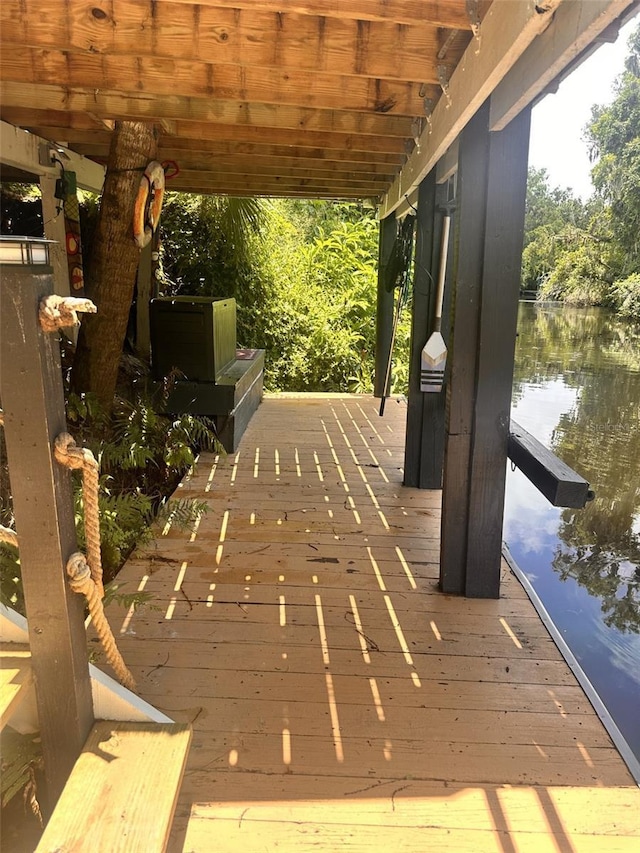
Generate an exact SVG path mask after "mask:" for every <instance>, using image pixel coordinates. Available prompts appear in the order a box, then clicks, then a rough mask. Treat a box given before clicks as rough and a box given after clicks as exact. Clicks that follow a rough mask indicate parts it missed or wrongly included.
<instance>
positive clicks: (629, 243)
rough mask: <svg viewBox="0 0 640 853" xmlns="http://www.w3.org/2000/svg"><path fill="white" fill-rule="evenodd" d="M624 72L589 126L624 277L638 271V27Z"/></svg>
mask: <svg viewBox="0 0 640 853" xmlns="http://www.w3.org/2000/svg"><path fill="white" fill-rule="evenodd" d="M628 46H629V51H630V52H629V55H628V56H627V58H626V60H625V70H624V72H623V73H622V75H621V76H620V77H619V78H618V80H617V81H616V84H615V87H614V91H615V98H614V100H613V102H612V103H611V104H610V105H609V106H606V107H605V106H594V107H593V108H592V115H591V121H590V122H589V124H588V125H587V128H586V137H587V140H588V142H589V145H590V150H591V156H592V157H593V158H594V159H596V161H597V162H596V163H595V165H594V167H593V169H592V172H591V175H592V179H593V183H594V186H595V188H596V190H597V192H598V194H599V195H600V197H601V198H602V199H603V200H604V201H605V202H606V203H607V205H608V206H609V208H610V211H611V220H612V227H613V230H614V234H615V239H616V240H617V241H618V242H619V243H620V244H621V246H622V247H623V249H624V261H623V266H622V270H621V272H622V274H623V275H626V276H628V275H631V274H632V273H634V272H640V27H638V29H637V30H636V31H635V33H633V35H632V36H631V37H630V39H629V42H628Z"/></svg>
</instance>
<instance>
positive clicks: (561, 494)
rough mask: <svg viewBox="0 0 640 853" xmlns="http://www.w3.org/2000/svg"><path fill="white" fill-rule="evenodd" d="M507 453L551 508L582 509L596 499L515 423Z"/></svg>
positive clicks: (571, 469) (577, 476)
mask: <svg viewBox="0 0 640 853" xmlns="http://www.w3.org/2000/svg"><path fill="white" fill-rule="evenodd" d="M507 453H508V456H509V459H511V461H512V462H513V464H514V465H517V466H518V468H519V469H520V470H521V471H522V473H523V474H524V475H525V477H526V478H527V479H528V480H529V481H530V482H531V483H533V485H534V486H535V487H536V488H537V489H538V491H539V492H542V494H543V495H544V496H545V498H546V499H547V500H548V501H549V502H550V503H551V504H552V506H568V507H575V508H576V509H582V508H583V507H584V506H585V505H586V504H587V502H588V501H590V500H592V499H593V492H592V491H591V489H590V488H589V483H588V482H587V481H586V480H585V479H584V478H583V477H581V476H580V475H579V474H577V473H576V472H575V471H574V470H573V468H570V467H569V466H568V465H567V464H565V463H564V462H563V461H562V459H558V457H557V456H556V455H555V454H554V453H552V452H551V450H549V449H548V448H546V447H545V446H544V445H543V444H542V443H541V442H539V441H538V440H537V438H534V436H532V435H531V433H529V432H527V431H526V430H525V429H523V428H522V427H521V426H520V424H517V423H516V422H515V421H511V427H510V431H509V443H508V447H507Z"/></svg>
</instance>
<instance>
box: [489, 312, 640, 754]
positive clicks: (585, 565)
mask: <svg viewBox="0 0 640 853" xmlns="http://www.w3.org/2000/svg"><path fill="white" fill-rule="evenodd" d="M518 331H519V337H518V344H517V348H516V365H515V376H514V386H513V408H512V417H513V419H514V420H515V421H517V422H518V423H519V424H520V425H521V426H523V427H524V428H525V429H526V430H528V432H530V433H532V434H533V435H534V436H535V437H536V438H538V439H539V440H540V441H542V442H543V443H544V444H546V446H547V447H550V448H551V449H552V450H553V451H554V453H556V455H557V456H559V457H560V458H561V459H562V460H564V461H565V462H566V463H567V464H568V465H570V466H571V467H572V468H573V469H574V470H576V471H577V472H578V473H579V474H581V475H582V476H583V477H584V478H585V479H587V480H588V481H589V483H590V484H591V488H592V489H594V490H595V492H596V499H595V500H594V501H592V502H591V503H589V504H587V506H586V508H585V509H582V510H579V509H578V510H576V509H560V508H557V507H552V506H551V505H550V504H549V503H548V502H547V501H546V499H545V498H543V497H542V495H541V494H540V493H539V492H538V491H537V490H536V489H535V488H534V487H533V486H532V485H531V483H529V481H528V480H527V479H526V478H525V477H524V476H523V475H522V474H521V473H520V471H515V472H511V471H510V472H509V475H508V479H507V500H506V507H505V527H504V538H505V540H506V542H507V544H508V546H509V549H510V551H511V553H512V555H513V557H514V559H515V561H516V562H517V563H518V565H519V566H520V568H521V569H522V570H523V572H524V573H525V574H526V575H527V577H528V578H529V580H530V581H531V583H532V584H533V586H534V589H535V590H536V592H537V593H538V595H539V597H540V598H541V600H542V602H543V603H544V605H545V607H546V609H547V611H548V612H549V615H550V616H551V618H552V619H553V621H554V623H555V624H556V626H557V627H558V629H559V630H560V631H561V632H562V634H563V636H564V638H565V640H566V642H567V644H568V646H569V648H570V649H571V650H572V652H573V653H574V655H575V657H576V658H577V659H578V661H579V662H580V665H581V666H582V668H583V670H584V672H585V673H586V675H587V677H588V678H589V680H590V681H591V683H592V685H593V686H594V688H595V689H596V691H597V692H598V694H599V695H600V697H601V699H602V700H603V702H604V704H605V705H606V707H607V709H608V710H609V713H610V714H611V716H612V717H613V719H614V720H615V722H616V724H617V726H618V728H619V729H620V731H621V732H622V734H623V735H624V737H625V738H626V740H627V743H628V744H629V746H630V747H631V749H632V750H633V752H634V754H635V755H636V757H637V758H638V759H639V760H640V325H633V324H630V323H626V322H624V321H621V320H619V319H617V318H615V317H614V316H612V315H611V314H610V313H608V312H607V311H605V310H604V309H592V308H588V309H586V308H583V309H576V308H565V307H560V306H548V305H534V304H529V303H521V305H520V314H519V319H518Z"/></svg>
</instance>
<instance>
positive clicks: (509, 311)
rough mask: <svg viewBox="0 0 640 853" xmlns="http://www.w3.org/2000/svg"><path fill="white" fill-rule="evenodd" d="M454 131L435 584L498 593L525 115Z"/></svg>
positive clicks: (478, 121) (476, 593)
mask: <svg viewBox="0 0 640 853" xmlns="http://www.w3.org/2000/svg"><path fill="white" fill-rule="evenodd" d="M489 113H490V103H489V102H488V101H487V102H486V103H485V104H484V106H483V107H482V108H481V109H480V110H479V111H478V113H477V114H476V116H475V117H474V118H473V119H472V121H471V122H470V123H469V124H468V125H467V127H466V128H465V130H464V132H463V133H462V137H461V143H460V159H459V185H458V186H459V199H460V213H459V252H458V267H457V275H456V296H455V326H454V334H453V347H452V363H451V375H450V395H449V411H448V423H447V432H446V443H445V473H444V484H443V513H442V515H443V518H442V542H441V547H442V551H441V564H440V565H441V569H440V584H441V588H442V590H443V591H444V592H452V593H459V594H465V595H468V596H471V597H476V598H497V597H498V596H499V594H500V563H501V554H502V516H503V511H504V487H505V477H506V464H507V443H508V438H509V412H510V406H511V384H512V379H513V360H514V349H515V338H516V323H517V311H518V294H519V284H520V262H521V255H522V236H523V229H524V205H525V196H526V181H527V156H528V141H529V119H530V111H529V110H528V109H527V110H524V111H523V112H522V113H521V114H520V115H519V116H518V117H517V118H516V119H515V120H514V121H513V122H511V124H509V125H508V126H507V127H506V128H505V129H504V130H502V131H500V132H499V133H489Z"/></svg>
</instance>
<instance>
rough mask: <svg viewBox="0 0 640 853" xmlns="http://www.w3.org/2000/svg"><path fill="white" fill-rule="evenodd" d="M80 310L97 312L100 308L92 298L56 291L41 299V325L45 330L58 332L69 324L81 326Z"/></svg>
mask: <svg viewBox="0 0 640 853" xmlns="http://www.w3.org/2000/svg"><path fill="white" fill-rule="evenodd" d="M78 311H83V312H85V313H86V314H96V313H97V311H98V309H97V308H96V306H95V305H94V304H93V302H92V301H91V300H90V299H79V298H78V297H77V296H58V295H57V294H56V293H53V294H51V296H45V297H44V299H41V300H40V311H39V317H40V325H41V327H42V329H43V331H45V332H57V331H58V329H65V328H68V327H69V326H79V325H80V319H79V318H78Z"/></svg>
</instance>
